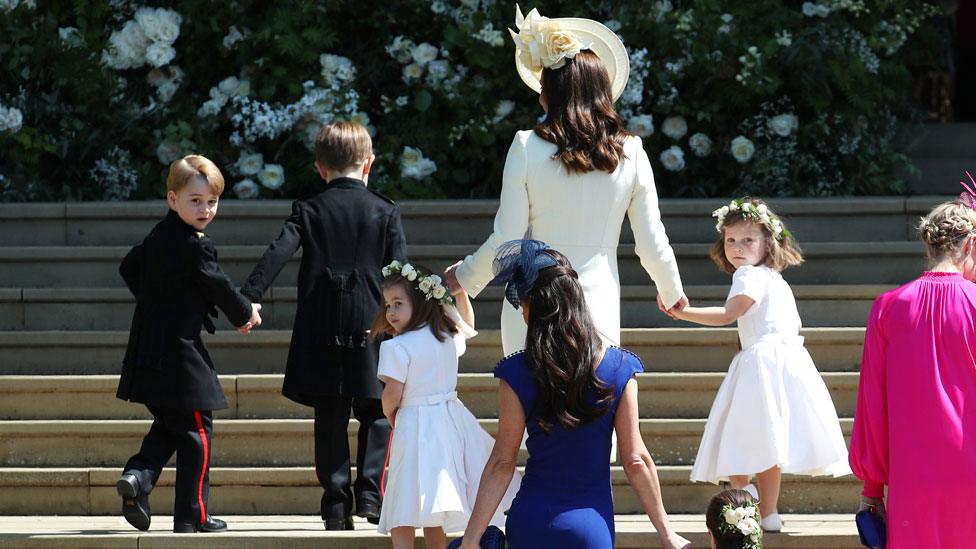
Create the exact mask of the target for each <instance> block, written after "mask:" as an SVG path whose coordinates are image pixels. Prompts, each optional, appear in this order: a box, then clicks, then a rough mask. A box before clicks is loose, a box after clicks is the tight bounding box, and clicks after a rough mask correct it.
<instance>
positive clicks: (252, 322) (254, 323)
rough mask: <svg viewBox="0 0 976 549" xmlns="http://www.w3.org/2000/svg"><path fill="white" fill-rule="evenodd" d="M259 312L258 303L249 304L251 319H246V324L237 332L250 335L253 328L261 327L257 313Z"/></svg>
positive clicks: (259, 305) (259, 316)
mask: <svg viewBox="0 0 976 549" xmlns="http://www.w3.org/2000/svg"><path fill="white" fill-rule="evenodd" d="M260 310H261V304H260V303H251V318H250V319H248V321H247V324H245V325H243V326H241V327H240V328H238V329H237V331H238V332H240V333H242V334H247V333H250V331H251V330H252V329H253V328H257V327H258V326H260V325H261V315H260V314H259V313H258V311H260Z"/></svg>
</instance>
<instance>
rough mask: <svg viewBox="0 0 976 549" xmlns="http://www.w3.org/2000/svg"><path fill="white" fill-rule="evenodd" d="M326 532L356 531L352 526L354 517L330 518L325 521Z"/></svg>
mask: <svg viewBox="0 0 976 549" xmlns="http://www.w3.org/2000/svg"><path fill="white" fill-rule="evenodd" d="M325 529H326V530H355V529H356V527H355V526H353V524H352V517H345V518H342V517H340V518H328V519H325Z"/></svg>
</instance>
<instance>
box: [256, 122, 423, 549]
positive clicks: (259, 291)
mask: <svg viewBox="0 0 976 549" xmlns="http://www.w3.org/2000/svg"><path fill="white" fill-rule="evenodd" d="M373 158H374V156H373V154H372V141H371V140H370V137H369V133H367V131H366V128H364V127H363V126H362V125H360V124H355V123H351V122H338V123H335V124H331V125H329V126H326V127H324V128H323V129H322V131H321V132H320V133H319V135H318V137H317V139H316V143H315V165H316V168H317V169H318V171H319V175H320V176H321V177H322V179H323V180H325V181H326V182H328V184H327V185H326V186H325V188H324V189H323V190H322V191H321V192H319V193H318V194H317V195H315V196H313V197H311V198H309V199H307V200H298V201H296V202H295V203H294V204H292V214H291V216H290V217H289V218H288V219H287V220H286V221H285V225H284V227H283V228H282V230H281V234H280V235H279V236H278V238H277V239H275V240H274V242H272V243H271V245H270V246H268V250H267V251H266V252H265V253H264V256H263V257H262V258H261V260H260V262H259V263H258V264H257V266H255V267H254V271H253V272H252V273H251V276H250V277H248V279H247V282H246V283H245V284H244V286H243V287H242V288H241V292H242V293H243V294H244V295H245V296H247V297H248V298H249V299H251V301H253V302H255V303H258V302H260V301H261V298H262V296H263V295H264V292H265V291H266V290H267V289H268V288H269V287H270V286H271V283H272V282H273V281H274V279H275V277H276V276H277V275H278V273H279V272H280V271H281V269H282V268H283V267H284V266H285V264H286V263H287V262H288V261H289V260H290V259H291V256H292V255H293V254H294V253H295V251H296V250H297V249H298V247H299V246H301V247H302V250H303V251H302V262H301V267H300V268H299V273H298V308H297V311H296V313H295V326H294V329H293V331H292V339H291V347H290V349H289V351H288V363H287V365H286V367H285V381H284V386H283V387H282V394H284V396H286V397H288V398H290V399H291V400H294V401H295V402H298V403H300V404H304V405H306V406H312V407H314V408H315V456H314V459H315V473H316V476H317V477H318V479H319V483H320V484H321V485H322V488H323V489H324V490H325V492H324V494H323V495H322V506H321V510H322V520H323V521H325V527H326V529H327V530H351V529H352V528H353V524H352V518H351V516H352V514H353V509H352V504H353V495H354V494H353V491H355V502H356V515H358V516H361V517H366V518H367V519H369V520H370V521H378V520H379V511H380V505H381V503H382V501H381V497H380V478H381V476H382V474H383V468H384V459H385V457H386V448H387V442H388V440H389V436H390V424H389V422H388V421H387V420H386V418H385V417H384V416H383V405H382V403H381V402H380V396H381V395H382V392H383V388H382V386H381V385H380V383H379V380H377V378H376V364H377V358H378V355H379V342H377V341H374V340H371V339H370V338H368V337H367V335H368V330H369V327H370V325H371V324H372V321H373V318H374V317H375V316H376V313H377V311H378V310H379V302H380V297H381V295H382V294H381V292H380V279H381V278H382V274H381V270H382V268H383V266H384V265H387V264H389V263H390V262H391V261H393V260H394V259H398V260H404V259H405V258H406V243H405V241H404V237H403V228H402V225H401V221H400V209H399V207H398V206H397V205H396V204H395V203H394V202H393V201H392V200H390V199H388V198H386V197H385V196H383V195H381V194H379V193H377V192H375V191H372V190H370V189H368V188H367V187H366V182H367V179H368V176H369V170H370V167H371V166H372V164H373ZM350 411H352V414H353V415H354V416H355V417H356V419H357V420H359V438H358V452H357V459H356V465H357V467H358V475H357V478H356V483H355V485H354V486H351V468H350V459H349V439H348V428H349V413H350Z"/></svg>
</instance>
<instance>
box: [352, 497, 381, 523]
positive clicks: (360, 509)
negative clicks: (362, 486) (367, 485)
mask: <svg viewBox="0 0 976 549" xmlns="http://www.w3.org/2000/svg"><path fill="white" fill-rule="evenodd" d="M356 516H357V517H363V518H364V519H366V520H367V521H368V522H369V523H370V524H379V523H380V506H379V504H378V503H375V502H373V501H370V500H357V501H356Z"/></svg>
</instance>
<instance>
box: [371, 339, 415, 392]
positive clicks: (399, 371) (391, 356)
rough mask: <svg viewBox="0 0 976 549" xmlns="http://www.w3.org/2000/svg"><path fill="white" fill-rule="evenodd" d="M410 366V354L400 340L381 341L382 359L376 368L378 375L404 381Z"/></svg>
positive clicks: (381, 377)
mask: <svg viewBox="0 0 976 549" xmlns="http://www.w3.org/2000/svg"><path fill="white" fill-rule="evenodd" d="M409 367H410V354H409V353H407V350H406V349H404V348H403V345H401V344H400V342H399V341H397V340H396V339H388V340H386V341H384V342H383V343H380V360H379V365H378V366H377V368H376V377H378V378H380V379H383V378H388V379H392V380H394V381H399V382H400V383H404V382H405V381H406V380H407V369H408V368H409Z"/></svg>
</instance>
